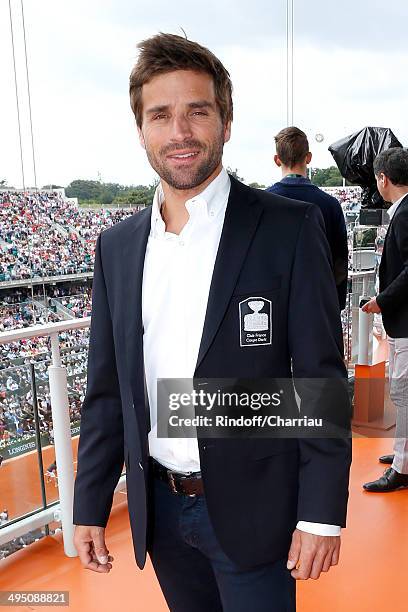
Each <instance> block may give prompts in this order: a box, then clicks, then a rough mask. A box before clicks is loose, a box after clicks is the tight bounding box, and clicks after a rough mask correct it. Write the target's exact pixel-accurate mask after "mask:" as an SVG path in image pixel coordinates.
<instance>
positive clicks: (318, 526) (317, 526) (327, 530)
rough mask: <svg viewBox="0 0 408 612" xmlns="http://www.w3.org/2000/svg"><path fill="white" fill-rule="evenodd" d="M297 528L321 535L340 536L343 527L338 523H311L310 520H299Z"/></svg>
mask: <svg viewBox="0 0 408 612" xmlns="http://www.w3.org/2000/svg"><path fill="white" fill-rule="evenodd" d="M296 529H300V531H306V532H307V533H313V534H314V535H321V536H339V535H340V533H341V527H339V526H338V525H326V524H325V523H309V522H308V521H299V522H298V524H297V525H296Z"/></svg>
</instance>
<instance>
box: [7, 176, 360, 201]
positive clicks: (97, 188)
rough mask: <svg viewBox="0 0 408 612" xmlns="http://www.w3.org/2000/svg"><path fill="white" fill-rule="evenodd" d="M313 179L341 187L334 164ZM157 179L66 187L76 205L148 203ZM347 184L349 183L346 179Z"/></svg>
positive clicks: (76, 182)
mask: <svg viewBox="0 0 408 612" xmlns="http://www.w3.org/2000/svg"><path fill="white" fill-rule="evenodd" d="M227 170H228V172H229V173H230V174H232V176H235V178H237V179H238V180H240V181H242V182H245V179H244V178H243V177H242V176H240V174H239V171H238V169H237V168H235V169H233V168H227ZM311 180H312V183H314V184H315V185H317V186H318V187H340V186H341V185H342V184H343V178H342V176H341V174H340V172H339V170H338V168H337V167H336V166H330V167H329V168H312V169H311ZM157 183H158V180H156V181H154V182H153V183H152V184H151V185H120V184H119V183H103V182H102V181H94V180H83V179H76V180H74V181H72V182H71V183H70V184H69V185H68V186H67V187H65V194H66V196H67V197H68V198H78V203H79V205H83V206H84V205H85V206H112V207H126V206H130V207H135V206H148V205H149V204H151V203H152V200H153V196H154V191H155V189H156V186H157ZM346 184H347V185H349V183H346ZM249 186H250V187H255V188H258V189H264V188H265V187H267V186H268V185H262V184H260V183H256V182H254V183H249ZM0 187H2V188H3V189H7V188H9V189H13V187H11V186H9V185H7V181H6V180H5V179H3V180H0ZM59 187H60V186H59V185H54V184H52V185H43V186H42V189H57V188H59Z"/></svg>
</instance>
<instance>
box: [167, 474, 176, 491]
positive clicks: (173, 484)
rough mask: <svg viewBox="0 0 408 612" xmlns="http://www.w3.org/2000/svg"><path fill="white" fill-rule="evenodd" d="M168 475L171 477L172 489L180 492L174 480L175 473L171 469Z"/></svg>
mask: <svg viewBox="0 0 408 612" xmlns="http://www.w3.org/2000/svg"><path fill="white" fill-rule="evenodd" d="M167 475H168V477H169V482H170V489H171V492H172V493H178V491H177V487H176V482H175V480H174V474H173V472H172V471H171V470H167Z"/></svg>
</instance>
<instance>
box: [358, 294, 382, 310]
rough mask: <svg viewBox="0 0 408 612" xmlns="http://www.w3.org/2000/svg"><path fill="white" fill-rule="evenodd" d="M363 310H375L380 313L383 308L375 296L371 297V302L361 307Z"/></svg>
mask: <svg viewBox="0 0 408 612" xmlns="http://www.w3.org/2000/svg"><path fill="white" fill-rule="evenodd" d="M361 310H362V311H363V312H374V313H375V314H379V313H380V312H381V308H380V307H379V305H378V304H377V299H376V298H375V297H373V298H371V300H370V301H369V302H367V303H366V304H364V306H362V307H361Z"/></svg>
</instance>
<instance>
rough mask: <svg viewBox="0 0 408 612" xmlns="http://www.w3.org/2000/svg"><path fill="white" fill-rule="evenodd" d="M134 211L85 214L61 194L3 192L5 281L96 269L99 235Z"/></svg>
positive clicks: (0, 275)
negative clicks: (95, 260)
mask: <svg viewBox="0 0 408 612" xmlns="http://www.w3.org/2000/svg"><path fill="white" fill-rule="evenodd" d="M133 213H134V209H131V208H128V209H114V210H110V209H106V208H101V209H81V208H79V207H78V206H77V205H76V204H75V202H73V201H72V200H68V199H66V198H64V197H63V196H62V195H61V194H60V193H58V192H43V191H39V192H34V193H29V192H12V191H6V192H1V193H0V252H1V261H0V282H1V281H10V280H20V279H29V278H36V277H40V278H41V277H43V276H60V275H66V274H78V273H80V272H89V271H91V270H92V265H93V257H94V251H95V241H96V238H97V236H98V234H99V233H100V231H101V230H102V229H104V228H106V227H109V226H111V225H113V224H114V223H117V222H118V221H120V220H121V219H124V218H126V217H128V216H130V215H131V214H133Z"/></svg>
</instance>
